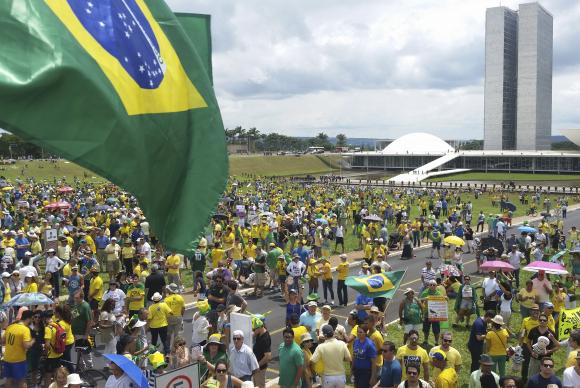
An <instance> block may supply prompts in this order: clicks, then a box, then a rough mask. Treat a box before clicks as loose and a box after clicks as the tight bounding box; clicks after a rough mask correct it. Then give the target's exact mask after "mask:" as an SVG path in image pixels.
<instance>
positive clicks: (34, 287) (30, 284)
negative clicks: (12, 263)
mask: <svg viewBox="0 0 580 388" xmlns="http://www.w3.org/2000/svg"><path fill="white" fill-rule="evenodd" d="M21 292H22V293H23V294H29V293H32V292H38V284H37V283H36V279H35V278H34V275H33V274H31V273H27V274H26V277H25V278H24V287H23V288H22V291H21Z"/></svg>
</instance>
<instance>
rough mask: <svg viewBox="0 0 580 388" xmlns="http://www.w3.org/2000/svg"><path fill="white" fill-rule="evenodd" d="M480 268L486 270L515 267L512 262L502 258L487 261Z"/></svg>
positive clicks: (511, 268) (512, 268)
mask: <svg viewBox="0 0 580 388" xmlns="http://www.w3.org/2000/svg"><path fill="white" fill-rule="evenodd" d="M480 268H481V269H482V270H484V271H501V270H503V271H513V270H514V269H515V268H514V267H513V266H512V265H511V264H510V263H506V262H505V261H501V260H491V261H486V262H485V263H483V264H482V265H481V267H480Z"/></svg>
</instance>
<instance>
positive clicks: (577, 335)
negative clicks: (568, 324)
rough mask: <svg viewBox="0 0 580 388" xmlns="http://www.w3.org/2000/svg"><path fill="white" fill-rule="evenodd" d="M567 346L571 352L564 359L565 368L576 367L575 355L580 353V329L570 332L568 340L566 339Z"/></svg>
mask: <svg viewBox="0 0 580 388" xmlns="http://www.w3.org/2000/svg"><path fill="white" fill-rule="evenodd" d="M568 346H569V347H570V349H572V351H571V352H570V353H569V354H568V358H567V359H566V368H570V367H571V366H576V355H577V354H578V352H580V328H578V329H574V330H572V332H571V333H570V338H568Z"/></svg>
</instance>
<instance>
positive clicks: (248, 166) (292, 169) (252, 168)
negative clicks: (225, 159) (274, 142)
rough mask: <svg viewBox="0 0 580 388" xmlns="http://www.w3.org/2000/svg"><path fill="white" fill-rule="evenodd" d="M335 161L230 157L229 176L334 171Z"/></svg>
mask: <svg viewBox="0 0 580 388" xmlns="http://www.w3.org/2000/svg"><path fill="white" fill-rule="evenodd" d="M333 163H335V160H334V159H332V158H325V159H324V161H323V160H322V159H321V158H319V157H318V155H299V156H295V155H284V156H278V155H272V156H263V155H249V156H237V155H230V175H242V174H251V175H257V176H291V175H305V174H323V173H329V172H332V171H336V170H337V169H338V166H337V165H334V164H333Z"/></svg>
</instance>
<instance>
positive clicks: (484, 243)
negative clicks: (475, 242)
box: [481, 237, 504, 256]
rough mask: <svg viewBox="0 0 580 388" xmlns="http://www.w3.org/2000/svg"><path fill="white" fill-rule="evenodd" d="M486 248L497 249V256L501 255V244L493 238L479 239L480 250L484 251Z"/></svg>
mask: <svg viewBox="0 0 580 388" xmlns="http://www.w3.org/2000/svg"><path fill="white" fill-rule="evenodd" d="M488 248H495V249H497V251H498V252H497V255H498V256H499V255H501V254H502V253H503V250H504V248H503V244H502V242H501V241H500V240H498V239H497V238H495V237H484V238H482V239H481V250H482V251H485V250H486V249H488Z"/></svg>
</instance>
